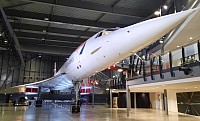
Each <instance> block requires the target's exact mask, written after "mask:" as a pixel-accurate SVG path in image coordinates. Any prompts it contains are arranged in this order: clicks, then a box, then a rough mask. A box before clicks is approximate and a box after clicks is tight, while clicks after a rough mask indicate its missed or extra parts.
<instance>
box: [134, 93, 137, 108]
mask: <svg viewBox="0 0 200 121" xmlns="http://www.w3.org/2000/svg"><path fill="white" fill-rule="evenodd" d="M134 108H137V97H136V92H134Z"/></svg>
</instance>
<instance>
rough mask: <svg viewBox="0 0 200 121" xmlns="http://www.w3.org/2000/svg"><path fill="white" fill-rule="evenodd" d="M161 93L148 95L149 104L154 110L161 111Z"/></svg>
mask: <svg viewBox="0 0 200 121" xmlns="http://www.w3.org/2000/svg"><path fill="white" fill-rule="evenodd" d="M161 95H162V94H161V93H155V92H152V93H149V96H150V102H151V105H152V108H154V109H162V107H163V106H162V98H161Z"/></svg>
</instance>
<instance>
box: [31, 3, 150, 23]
mask: <svg viewBox="0 0 200 121" xmlns="http://www.w3.org/2000/svg"><path fill="white" fill-rule="evenodd" d="M29 1H31V2H40V3H43V4H49V5H55V0H29ZM56 5H60V6H67V7H74V8H80V9H86V10H90V11H95V12H101V13H107V14H114V15H120V16H128V17H133V18H138V19H141V18H143V17H146V16H148V14H149V13H148V11H141V10H139V9H130V8H122V7H113V6H108V5H103V4H98V3H94V2H89V1H80V0H56Z"/></svg>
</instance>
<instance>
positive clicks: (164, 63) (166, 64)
mask: <svg viewBox="0 0 200 121" xmlns="http://www.w3.org/2000/svg"><path fill="white" fill-rule="evenodd" d="M161 57H162V66H163V67H162V68H163V70H164V69H168V68H170V65H169V53H166V54H165V55H162V56H161Z"/></svg>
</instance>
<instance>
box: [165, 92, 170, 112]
mask: <svg viewBox="0 0 200 121" xmlns="http://www.w3.org/2000/svg"><path fill="white" fill-rule="evenodd" d="M164 102H165V104H164V105H165V112H166V115H169V112H168V103H167V90H166V89H164Z"/></svg>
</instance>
